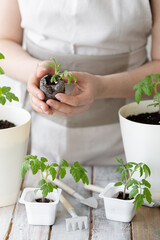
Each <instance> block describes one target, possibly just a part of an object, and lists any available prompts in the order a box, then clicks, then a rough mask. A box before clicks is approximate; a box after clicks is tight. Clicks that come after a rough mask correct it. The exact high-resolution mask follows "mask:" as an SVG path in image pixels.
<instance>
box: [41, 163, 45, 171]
mask: <svg viewBox="0 0 160 240" xmlns="http://www.w3.org/2000/svg"><path fill="white" fill-rule="evenodd" d="M45 169H46V165H45V164H44V163H43V162H41V171H42V172H44V170H45Z"/></svg>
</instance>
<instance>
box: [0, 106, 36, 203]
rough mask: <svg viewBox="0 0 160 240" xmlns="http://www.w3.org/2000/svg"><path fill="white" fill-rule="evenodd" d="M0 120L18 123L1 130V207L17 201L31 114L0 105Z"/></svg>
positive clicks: (16, 108)
mask: <svg viewBox="0 0 160 240" xmlns="http://www.w3.org/2000/svg"><path fill="white" fill-rule="evenodd" d="M0 120H8V121H10V122H12V123H14V124H15V125H16V127H13V128H8V129H2V130H0V207H3V206H8V205H11V204H14V203H15V202H16V201H17V197H18V193H19V189H20V185H21V176H20V173H21V164H22V162H23V161H24V156H25V155H26V152H27V146H28V139H29V131H30V120H31V116H30V114H29V112H27V111H26V110H24V109H21V108H18V107H12V106H0Z"/></svg>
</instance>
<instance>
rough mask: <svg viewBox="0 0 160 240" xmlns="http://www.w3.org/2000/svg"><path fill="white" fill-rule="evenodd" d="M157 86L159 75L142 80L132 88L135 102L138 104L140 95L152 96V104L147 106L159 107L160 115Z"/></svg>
mask: <svg viewBox="0 0 160 240" xmlns="http://www.w3.org/2000/svg"><path fill="white" fill-rule="evenodd" d="M158 85H160V74H151V75H148V76H146V77H145V78H144V79H142V80H141V81H140V82H139V83H137V84H136V85H135V86H134V88H133V89H134V90H136V92H135V100H136V102H137V103H138V104H139V103H140V101H141V99H142V95H143V94H145V95H147V96H152V95H153V102H154V103H152V104H149V105H148V106H154V107H156V106H159V113H160V93H159V92H158Z"/></svg>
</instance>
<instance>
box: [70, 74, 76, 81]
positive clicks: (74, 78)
mask: <svg viewBox="0 0 160 240" xmlns="http://www.w3.org/2000/svg"><path fill="white" fill-rule="evenodd" d="M71 77H72V78H73V80H74V82H77V78H76V77H75V76H74V75H73V74H71Z"/></svg>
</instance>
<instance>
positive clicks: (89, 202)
mask: <svg viewBox="0 0 160 240" xmlns="http://www.w3.org/2000/svg"><path fill="white" fill-rule="evenodd" d="M53 182H54V184H55V185H57V186H58V187H60V188H62V189H63V190H64V191H66V192H67V193H69V194H70V195H71V196H73V197H75V198H76V199H77V200H78V201H80V203H82V204H85V205H87V206H89V207H92V208H97V206H98V203H97V200H96V199H95V198H94V197H89V198H84V197H83V196H81V195H80V194H79V193H77V192H76V191H75V190H74V189H72V188H71V187H69V186H68V185H67V184H65V183H63V182H61V181H60V180H59V179H57V178H56V179H55V180H54V181H53Z"/></svg>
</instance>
